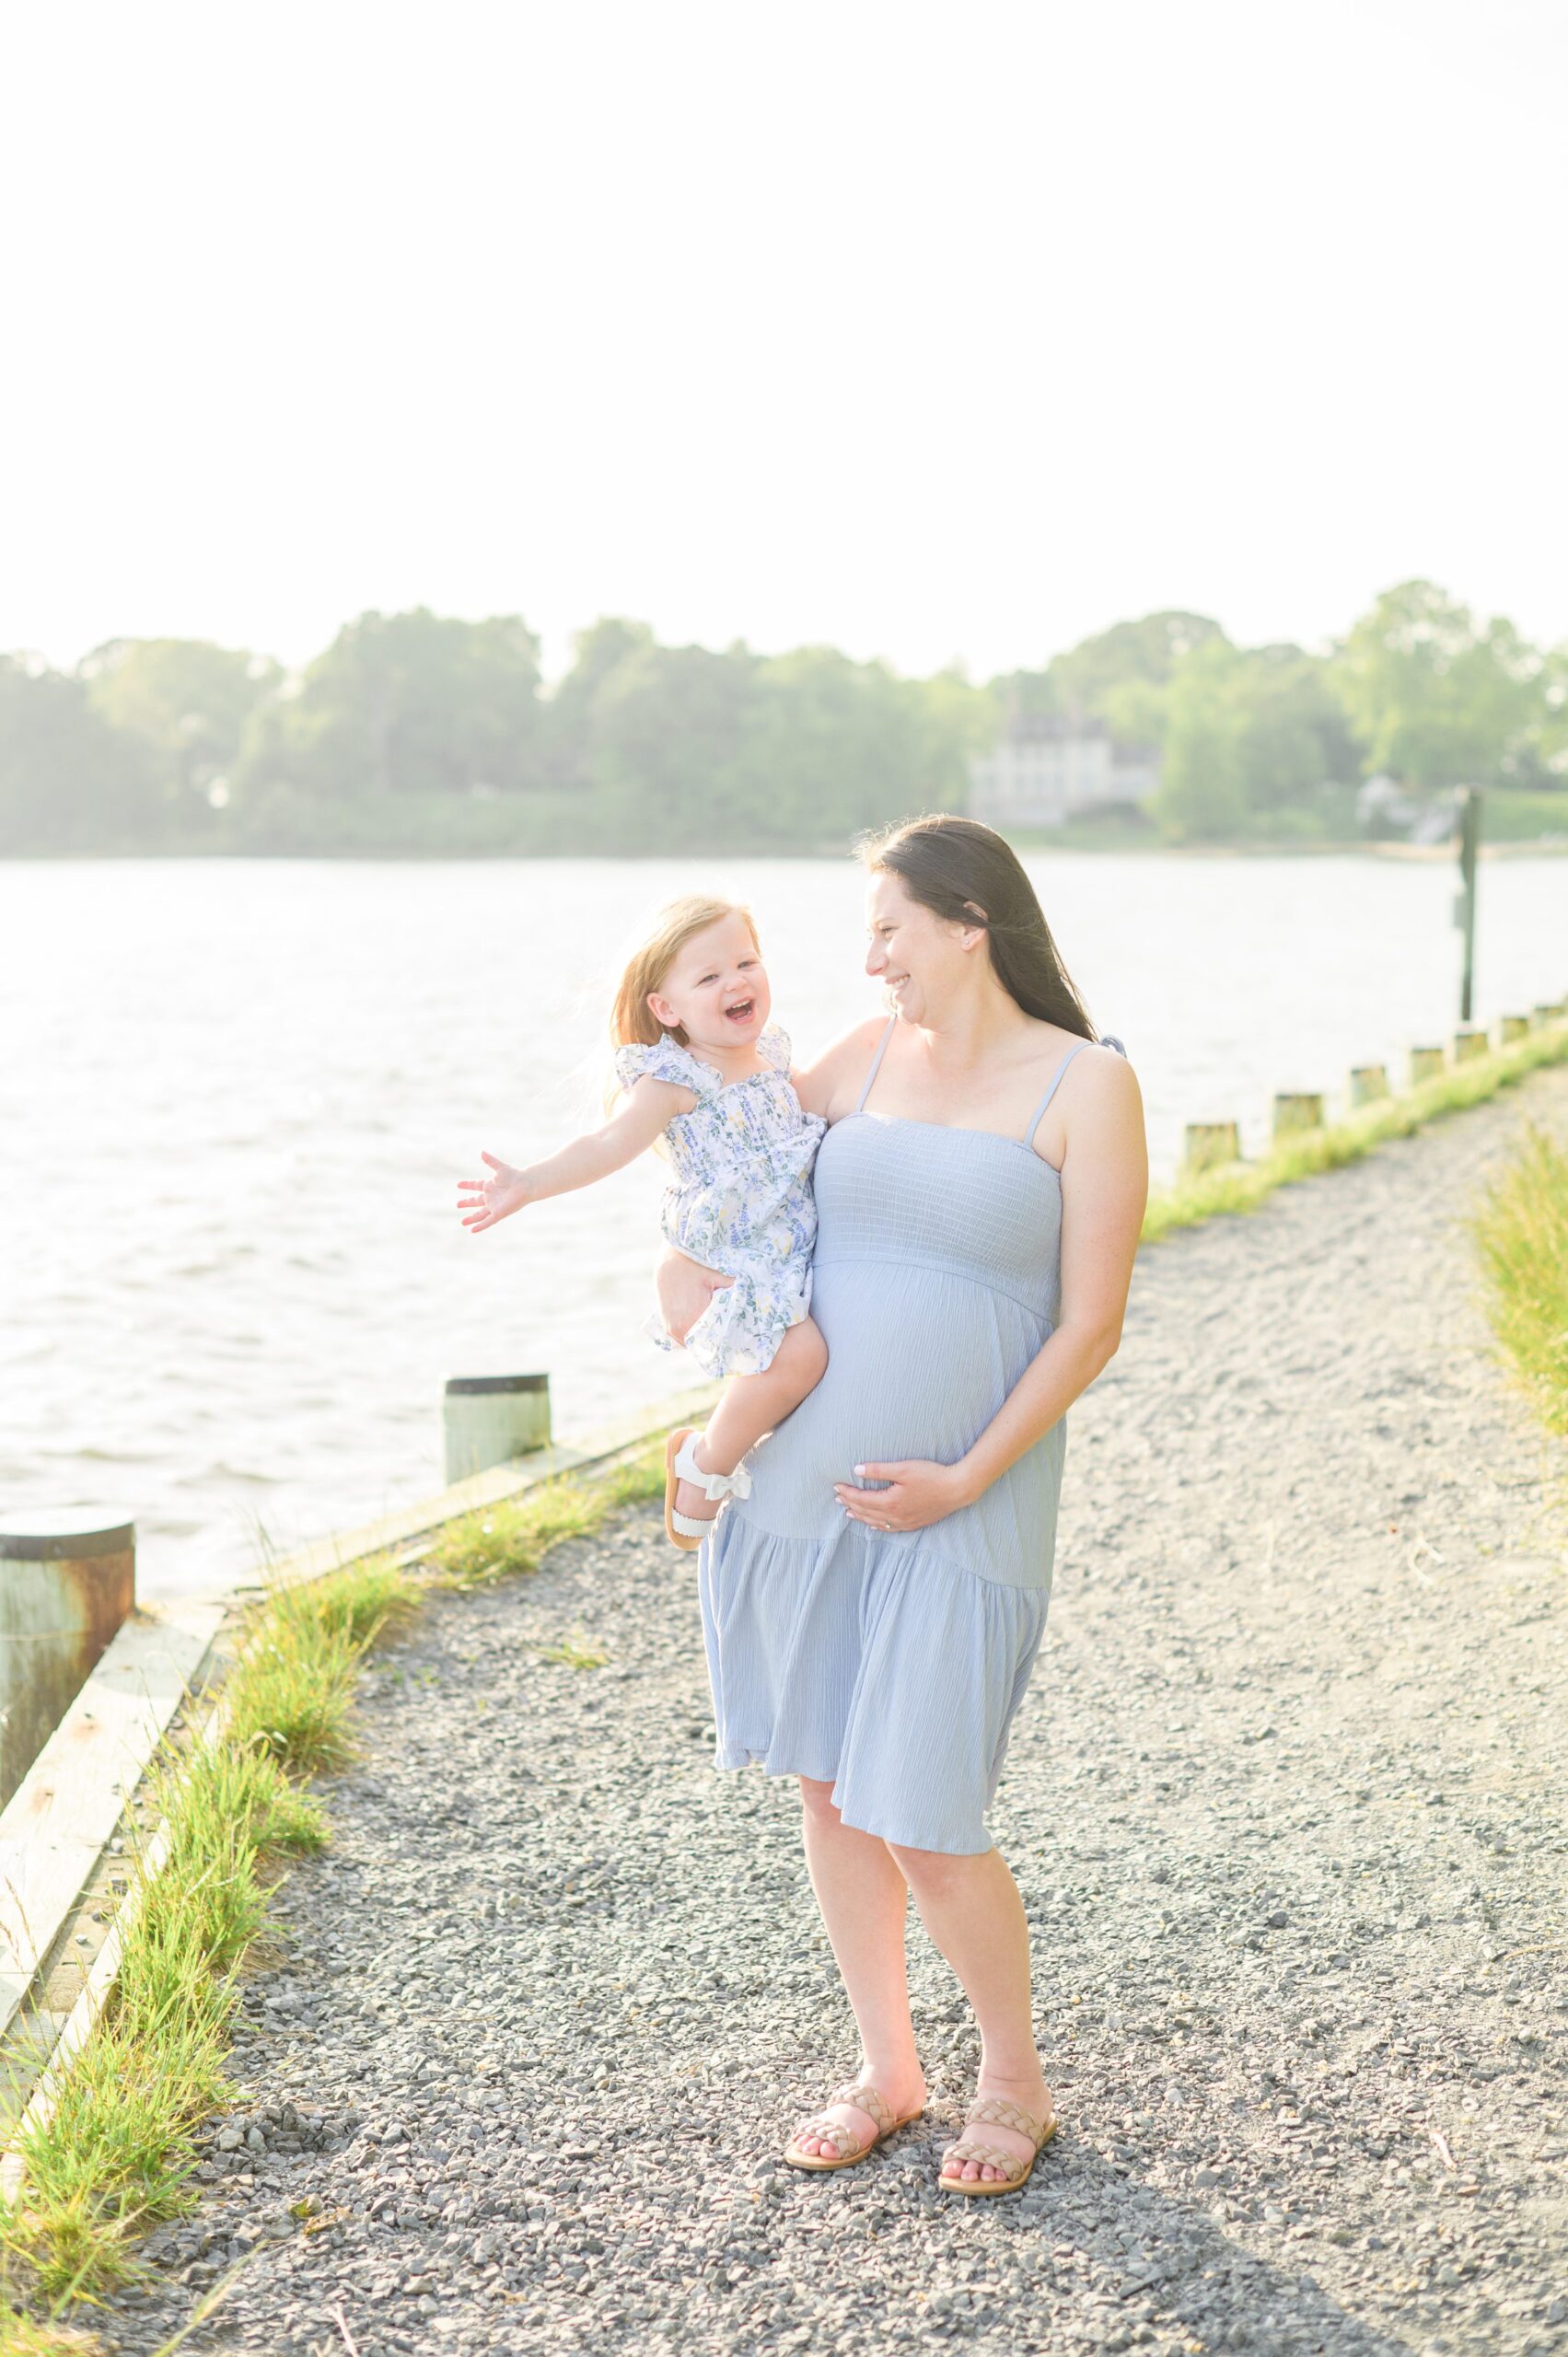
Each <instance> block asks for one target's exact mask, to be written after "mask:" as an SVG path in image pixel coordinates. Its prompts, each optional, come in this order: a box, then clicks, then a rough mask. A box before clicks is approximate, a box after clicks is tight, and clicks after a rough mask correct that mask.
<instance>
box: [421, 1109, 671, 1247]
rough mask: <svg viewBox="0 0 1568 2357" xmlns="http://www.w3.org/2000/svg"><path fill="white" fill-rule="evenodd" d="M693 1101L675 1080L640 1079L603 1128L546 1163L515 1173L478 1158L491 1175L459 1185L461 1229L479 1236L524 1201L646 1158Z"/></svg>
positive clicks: (488, 1157)
mask: <svg viewBox="0 0 1568 2357" xmlns="http://www.w3.org/2000/svg"><path fill="white" fill-rule="evenodd" d="M696 1102H697V1097H696V1092H695V1090H694V1089H691V1088H682V1087H681V1086H680V1085H679V1082H677V1081H673V1080H640V1081H639V1082H638V1083H637V1086H635V1088H633V1091H632V1093H631V1095H630V1096H629V1097H627V1098H626V1099H625V1100H624V1102H623V1103H622V1104H621V1105H620V1106H619V1107H618V1108H617V1109H616V1110H615V1111H614V1112H613V1113H612V1114H611V1115H610V1119H609V1120H608V1121H606V1122H605V1124H604V1126H603V1128H602V1129H598V1130H590V1131H589V1132H588V1133H587V1136H586V1137H580V1138H574V1139H573V1141H572V1143H571V1144H570V1145H563V1147H562V1148H561V1151H560V1153H559V1154H552V1155H550V1157H549V1159H548V1160H547V1161H544V1162H535V1163H530V1164H529V1165H528V1167H527V1168H526V1169H522V1170H518V1169H516V1168H514V1167H513V1165H512V1164H511V1163H509V1162H501V1161H498V1160H497V1159H496V1157H495V1155H493V1154H482V1155H481V1156H480V1160H481V1161H482V1162H488V1163H489V1165H490V1168H491V1174H492V1175H491V1176H490V1177H489V1178H488V1179H459V1181H458V1209H459V1212H460V1213H462V1221H463V1225H464V1226H465V1227H466V1228H469V1229H470V1230H471V1231H472V1233H473V1234H474V1235H475V1236H477V1235H478V1234H479V1232H480V1230H481V1229H482V1228H486V1227H494V1225H495V1224H496V1222H497V1220H503V1219H505V1218H507V1217H508V1216H509V1215H510V1213H513V1212H517V1211H521V1209H522V1208H523V1205H524V1204H525V1203H542V1202H548V1200H549V1198H550V1197H551V1196H552V1195H570V1194H573V1193H575V1190H577V1189H578V1188H579V1187H591V1186H592V1185H593V1184H594V1182H595V1180H596V1179H608V1178H609V1176H610V1172H611V1171H612V1170H621V1169H623V1168H624V1167H625V1166H626V1164H627V1163H629V1162H634V1161H635V1160H636V1158H637V1156H638V1155H640V1154H645V1153H646V1151H647V1149H648V1147H649V1146H651V1145H652V1144H653V1142H654V1140H655V1139H656V1137H659V1136H662V1134H663V1133H664V1132H665V1131H666V1130H667V1129H668V1127H669V1124H670V1123H671V1121H673V1120H674V1119H675V1116H676V1115H677V1113H689V1112H690V1111H691V1108H692V1107H693V1106H694V1105H695V1104H696Z"/></svg>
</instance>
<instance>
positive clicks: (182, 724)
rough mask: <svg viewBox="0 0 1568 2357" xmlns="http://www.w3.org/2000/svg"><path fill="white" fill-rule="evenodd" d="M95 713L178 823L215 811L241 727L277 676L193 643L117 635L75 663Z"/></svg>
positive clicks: (259, 664) (262, 662)
mask: <svg viewBox="0 0 1568 2357" xmlns="http://www.w3.org/2000/svg"><path fill="white" fill-rule="evenodd" d="M78 668H79V671H80V674H81V677H82V678H83V679H85V680H86V681H87V693H88V697H89V699H90V701H91V703H92V706H93V709H94V710H95V712H97V713H99V714H101V716H102V717H103V719H104V720H106V721H107V722H108V724H109V726H110V727H111V728H113V729H115V730H117V731H118V732H119V734H120V735H121V736H122V737H125V738H127V739H129V740H132V741H134V743H135V744H137V745H139V746H140V747H142V748H143V749H144V751H145V756H146V770H147V773H148V775H149V776H150V777H151V778H153V779H154V780H155V781H156V783H157V790H158V793H159V795H161V797H162V799H163V802H164V804H165V806H166V807H167V809H168V812H169V814H170V816H171V818H172V819H174V820H175V821H176V822H177V824H178V823H179V822H180V821H181V820H184V821H186V822H187V823H188V822H189V821H190V819H192V818H195V817H198V816H199V817H201V818H202V819H205V818H206V816H207V813H208V811H209V810H210V809H211V808H213V807H222V805H223V803H224V802H225V801H226V799H227V796H228V783H229V778H230V775H231V773H232V772H233V769H234V766H235V763H236V761H238V756H239V747H240V741H241V738H242V737H243V735H244V732H245V728H246V725H247V723H248V722H249V721H250V716H251V714H252V713H254V712H255V711H256V709H257V708H258V706H259V705H261V703H262V702H265V700H266V699H267V698H268V697H269V696H271V695H273V694H274V693H275V692H276V690H277V686H278V682H279V680H280V679H281V678H282V676H283V674H282V671H281V669H280V668H279V666H278V665H277V664H276V663H274V662H273V660H272V658H271V657H270V656H258V655H250V654H246V653H240V652H237V651H236V650H235V649H233V648H231V647H226V646H215V645H213V644H211V643H210V641H208V640H206V639H199V638H116V639H110V642H109V643H108V644H107V645H104V646H99V647H97V648H95V650H94V651H93V653H92V654H91V655H89V656H87V658H86V659H85V661H83V662H82V663H81V664H80V665H79V666H78Z"/></svg>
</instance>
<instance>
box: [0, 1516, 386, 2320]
mask: <svg viewBox="0 0 1568 2357" xmlns="http://www.w3.org/2000/svg"><path fill="white" fill-rule="evenodd" d="M416 1601H417V1592H416V1591H415V1589H414V1588H413V1586H412V1583H411V1582H410V1581H409V1579H408V1576H407V1574H406V1573H402V1572H401V1571H399V1570H398V1569H397V1567H396V1566H395V1565H392V1564H391V1563H389V1562H388V1561H387V1560H386V1559H385V1558H383V1557H377V1558H370V1559H367V1560H366V1562H364V1563H362V1564H350V1565H348V1566H346V1567H345V1568H344V1569H343V1571H341V1572H338V1573H333V1574H332V1575H331V1577H329V1578H327V1579H324V1580H319V1581H316V1582H313V1583H311V1584H309V1585H302V1586H299V1587H294V1588H285V1589H280V1590H277V1591H275V1592H274V1593H273V1594H272V1595H270V1596H267V1597H265V1598H264V1599H263V1601H262V1602H261V1604H259V1605H258V1606H257V1607H256V1608H254V1609H253V1611H252V1612H251V1613H250V1615H249V1616H248V1617H247V1620H246V1622H245V1624H244V1633H245V1635H246V1637H247V1639H248V1641H249V1642H248V1648H247V1650H245V1651H244V1652H243V1653H242V1655H241V1657H240V1659H239V1660H238V1663H237V1665H236V1666H235V1669H234V1670H233V1672H232V1674H231V1676H230V1679H229V1684H228V1689H227V1693H226V1701H227V1702H228V1705H229V1709H228V1714H227V1717H226V1721H225V1724H224V1726H223V1732H222V1733H221V1735H220V1736H218V1737H217V1739H216V1740H215V1742H214V1743H212V1744H210V1745H206V1746H201V1745H198V1746H196V1747H193V1748H192V1751H191V1753H190V1755H189V1757H188V1758H185V1759H181V1758H180V1756H179V1754H178V1753H176V1752H175V1751H174V1750H173V1749H171V1748H170V1747H168V1745H165V1746H164V1747H162V1748H161V1749H160V1751H159V1753H158V1754H157V1758H156V1759H155V1760H154V1762H153V1764H152V1767H151V1769H150V1770H149V1771H148V1779H147V1787H148V1799H149V1801H150V1802H151V1804H152V1805H151V1807H150V1808H149V1809H148V1811H147V1817H148V1821H149V1823H152V1824H155V1825H157V1826H159V1828H160V1830H159V1833H158V1834H157V1836H156V1837H155V1838H156V1839H157V1841H158V1842H159V1845H160V1847H161V1850H162V1864H161V1869H160V1870H157V1871H155V1870H154V1859H153V1856H152V1850H151V1843H150V1842H146V1841H144V1840H142V1839H141V1837H140V1836H135V1837H134V1847H133V1849H132V1852H131V1854H130V1858H129V1862H128V1863H129V1865H130V1869H131V1871H130V1875H129V1877H128V1888H127V1891H126V1895H125V1899H124V1901H123V1902H122V1908H123V1917H124V1922H123V1933H122V1954H121V1960H120V1970H119V1974H118V1976H117V1979H116V1981H115V1985H114V1988H113V1990H112V1991H111V1992H110V1997H109V1999H108V2001H107V2003H106V2004H105V2007H104V2011H103V2014H102V2015H101V2016H100V2018H99V2022H98V2024H97V2025H96V2026H95V2028H94V2030H93V2032H92V2035H91V2036H90V2037H89V2038H87V2041H86V2043H85V2044H84V2046H83V2048H82V2050H81V2052H80V2053H79V2054H78V2055H76V2057H75V2060H74V2061H73V2062H72V2064H71V2067H70V2069H69V2071H68V2072H66V2073H64V2074H63V2079H62V2083H61V2084H60V2087H59V2089H58V2091H57V2095H56V2099H55V2102H54V2105H53V2107H52V2110H51V2111H50V2112H49V2114H48V2116H47V2117H46V2118H45V2119H41V2120H39V2121H35V2122H33V2123H32V2124H31V2125H30V2126H29V2128H28V2129H27V2130H26V2131H24V2133H23V2137H22V2140H21V2150H22V2155H23V2162H24V2168H25V2173H26V2182H25V2187H24V2189H23V2193H22V2198H21V2199H20V2200H19V2201H17V2202H15V2203H8V2204H6V2205H5V2206H4V2207H3V2208H0V2250H3V2252H4V2254H5V2258H6V2263H7V2266H8V2267H9V2268H10V2269H12V2270H15V2269H17V2268H18V2267H23V2268H25V2269H26V2270H27V2275H28V2283H29V2296H30V2297H32V2298H33V2299H34V2300H36V2301H41V2302H52V2303H55V2304H56V2305H58V2304H60V2303H63V2302H67V2301H71V2300H77V2299H84V2298H91V2297H92V2296H94V2294H95V2293H97V2292H99V2290H101V2289H103V2288H105V2287H106V2286H109V2285H111V2284H114V2283H118V2282H127V2281H131V2280H135V2279H143V2280H145V2277H146V2273H147V2270H145V2266H144V2265H143V2264H142V2262H140V2261H138V2260H137V2259H136V2258H135V2256H134V2249H133V2244H134V2238H135V2237H136V2236H137V2235H141V2234H145V2232H146V2231H147V2230H148V2229H149V2228H150V2227H151V2226H153V2225H155V2224H157V2223H160V2222H161V2221H163V2220H165V2219H168V2218H171V2217H178V2216H180V2215H182V2214H183V2213H184V2212H187V2211H189V2210H191V2209H192V2208H193V2207H194V2206H195V2196H194V2194H193V2193H192V2189H191V2187H190V2183H189V2179H190V2175H191V2171H192V2167H193V2165H194V2163H195V2159H196V2147H195V2142H194V2132H195V2130H196V2129H197V2127H198V2126H199V2124H200V2123H201V2122H202V2121H203V2119H207V2118H208V2117H210V2115H211V2114H212V2113H213V2112H214V2111H215V2110H217V2109H219V2108H220V2107H222V2106H224V2105H225V2104H227V2103H230V2102H232V2101H233V2100H234V2098H235V2096H236V2093H237V2090H236V2089H235V2088H234V2087H233V2086H232V2085H231V2084H230V2083H229V2081H228V2079H227V2078H226V2075H225V2072H224V2068H223V2064H224V2058H225V2055H226V2051H227V2048H228V2043H229V2026H230V2022H231V2019H232V2015H233V2013H234V2008H235V2005H236V2003H237V2002H238V1974H239V1969H240V1966H241V1963H242V1960H243V1958H244V1956H245V1953H246V1951H247V1949H248V1948H249V1947H250V1945H251V1943H252V1942H253V1941H254V1940H255V1939H256V1938H257V1937H258V1935H259V1934H260V1933H261V1932H262V1930H263V1929H264V1926H265V1922H266V1910H267V1902H268V1900H269V1899H270V1898H271V1897H272V1895H273V1891H274V1890H275V1888H276V1884H275V1883H268V1882H267V1881H265V1880H264V1878H263V1873H264V1868H265V1866H266V1864H267V1862H268V1861H269V1860H271V1859H273V1858H275V1857H279V1856H281V1855H282V1854H283V1853H285V1852H290V1851H292V1852H305V1851H314V1850H319V1849H321V1848H322V1847H323V1846H324V1844H325V1842H326V1840H327V1827H326V1819H325V1817H324V1816H323V1814H322V1812H321V1809H320V1807H319V1804H318V1803H317V1802H315V1801H314V1800H313V1799H312V1798H311V1797H310V1796H309V1794H307V1793H306V1792H304V1791H303V1790H301V1789H300V1782H301V1780H303V1779H304V1778H307V1777H308V1776H309V1775H311V1774H313V1773H315V1772H316V1771H318V1770H319V1768H321V1767H322V1766H324V1765H335V1764H339V1763H341V1762H343V1761H344V1760H346V1759H349V1758H350V1757H352V1756H353V1754H354V1749H355V1746H354V1742H353V1739H352V1736H351V1735H350V1733H349V1727H348V1720H349V1714H350V1712H351V1709H352V1705H353V1689H354V1676H355V1673H356V1672H357V1669H358V1666H359V1664H360V1661H361V1660H362V1658H363V1656H364V1654H365V1651H366V1647H367V1646H368V1645H369V1644H371V1643H374V1642H375V1639H376V1638H377V1635H378V1634H379V1633H380V1632H381V1631H383V1630H384V1629H385V1628H386V1627H387V1626H388V1625H389V1623H391V1622H393V1621H395V1620H400V1619H401V1618H402V1617H403V1616H404V1615H406V1614H407V1613H408V1612H409V1611H411V1610H412V1609H413V1608H414V1606H415V1603H416ZM63 2345H64V2346H68V2345H69V2344H63ZM6 2346H7V2344H6V2342H5V2341H4V2340H0V2350H4V2349H6ZM21 2346H22V2347H23V2348H26V2346H27V2344H26V2343H25V2342H23V2343H22V2344H21ZM41 2347H42V2348H43V2349H44V2350H48V2348H49V2343H48V2342H47V2341H45V2342H43V2343H42V2344H41Z"/></svg>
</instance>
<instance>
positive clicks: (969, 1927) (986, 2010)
mask: <svg viewBox="0 0 1568 2357" xmlns="http://www.w3.org/2000/svg"><path fill="white" fill-rule="evenodd" d="M887 1847H888V1849H889V1852H890V1854H891V1856H892V1859H893V1861H894V1863H895V1864H896V1865H897V1867H898V1869H899V1872H900V1874H901V1875H902V1876H903V1878H904V1880H905V1881H906V1882H907V1883H908V1884H909V1887H910V1888H911V1889H912V1891H913V1893H914V1903H915V1905H916V1906H917V1907H918V1908H919V1910H920V1913H921V1920H922V1922H923V1923H924V1925H925V1928H926V1930H927V1931H928V1932H929V1933H930V1934H931V1936H932V1939H933V1940H934V1941H935V1944H936V1945H937V1947H938V1948H940V1949H941V1951H942V1954H943V1955H944V1956H946V1957H947V1962H948V1963H949V1964H950V1965H951V1966H952V1968H953V1970H954V1971H955V1972H956V1973H957V1974H958V1980H959V1981H960V1982H961V1984H962V1986H963V1991H964V1994H965V1996H966V1997H968V1999H969V2001H970V2004H971V2005H972V2006H973V2007H974V2012H975V2019H976V2021H977V2022H978V2023H979V2025H980V2038H981V2063H980V2085H979V2090H978V2092H979V2093H980V2094H981V2095H984V2096H1006V2098H1007V2099H1008V2101H1009V2102H1010V2103H1016V2104H1018V2105H1020V2106H1021V2107H1022V2108H1023V2109H1024V2110H1025V2111H1027V2112H1028V2114H1029V2115H1030V2117H1031V2118H1032V2119H1044V2117H1045V2115H1046V2113H1047V2112H1048V2111H1049V2110H1050V2109H1051V2096H1050V2093H1049V2091H1048V2090H1047V2087H1046V2084H1045V2081H1044V2078H1043V2077H1042V2075H1041V2073H1040V2054H1039V2052H1038V2050H1037V2049H1036V2046H1035V2040H1034V2018H1033V2004H1032V1998H1031V1991H1030V1987H1029V1929H1028V1921H1027V1919H1026V1917H1025V1914H1024V1902H1023V1900H1022V1899H1021V1898H1019V1896H1018V1886H1017V1884H1016V1882H1015V1881H1014V1880H1013V1877H1012V1875H1011V1874H1010V1873H1009V1872H1008V1869H1007V1866H1006V1864H1005V1862H1004V1860H1003V1859H1002V1857H1001V1856H1000V1855H999V1853H998V1852H996V1851H994V1850H987V1851H986V1852H985V1853H984V1855H983V1856H981V1857H949V1856H947V1855H946V1854H945V1853H944V1852H940V1851H936V1850H905V1849H900V1848H897V1847H895V1845H894V1844H893V1843H891V1842H889V1843H888V1844H887ZM977 2135H978V2136H979V2139H980V2141H981V2142H984V2143H987V2144H996V2145H999V2146H1000V2147H1001V2149H1002V2151H1004V2152H1005V2153H1011V2152H1016V2154H1018V2157H1019V2159H1020V2160H1024V2159H1027V2158H1028V2154H1029V2150H1030V2146H1029V2141H1028V2137H1027V2136H1021V2135H1019V2134H1018V2133H1017V2132H1016V2131H1015V2130H1013V2129H1011V2128H996V2127H992V2126H990V2125H987V2126H986V2127H985V2128H984V2129H982V2130H980V2131H977ZM961 2174H962V2175H963V2176H964V2177H986V2178H992V2177H1002V2176H1004V2175H1005V2171H1003V2170H1001V2169H998V2168H992V2167H990V2166H989V2165H985V2164H983V2163H976V2162H974V2161H968V2162H966V2163H965V2164H964V2165H963V2168H962V2171H961Z"/></svg>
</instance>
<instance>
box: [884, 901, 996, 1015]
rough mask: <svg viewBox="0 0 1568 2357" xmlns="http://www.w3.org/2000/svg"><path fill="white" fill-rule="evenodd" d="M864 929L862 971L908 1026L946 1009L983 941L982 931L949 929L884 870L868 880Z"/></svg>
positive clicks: (959, 927) (980, 928)
mask: <svg viewBox="0 0 1568 2357" xmlns="http://www.w3.org/2000/svg"><path fill="white" fill-rule="evenodd" d="M865 926H866V931H867V933H868V934H869V935H870V947H869V948H868V949H867V951H866V953H865V970H866V972H867V973H868V974H869V975H870V976H871V978H872V980H873V981H878V982H880V983H881V984H882V986H883V988H884V990H886V992H887V993H888V1003H889V1005H890V1006H891V1007H892V1008H893V1009H894V1011H895V1012H896V1013H897V1014H899V1015H901V1016H903V1017H904V1020H905V1021H906V1022H908V1023H921V1022H923V1021H924V1020H925V1018H926V1016H927V1015H928V1014H929V1013H930V1012H931V1011H932V1010H933V1009H934V1008H936V1007H940V1006H942V1005H943V1004H946V1002H947V999H948V998H949V997H950V995H951V993H952V992H953V990H954V989H955V988H956V987H957V986H958V983H959V982H960V981H961V980H962V979H964V977H965V970H966V968H967V966H968V963H969V959H970V956H971V953H972V951H973V948H974V946H975V944H976V943H977V942H979V941H983V939H984V928H983V926H981V925H960V924H953V923H949V921H948V920H947V918H946V917H939V916H938V915H937V914H936V913H935V910H932V909H928V908H926V907H925V906H924V904H923V902H922V901H920V900H912V899H911V898H910V896H909V894H908V892H906V891H905V889H904V888H903V885H902V883H901V882H900V878H899V877H896V876H894V875H892V874H891V873H890V872H889V870H888V869H887V868H882V869H879V870H878V871H877V872H876V873H875V874H874V875H873V876H872V878H871V885H870V888H869V890H868V891H867V893H866V895H865Z"/></svg>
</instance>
